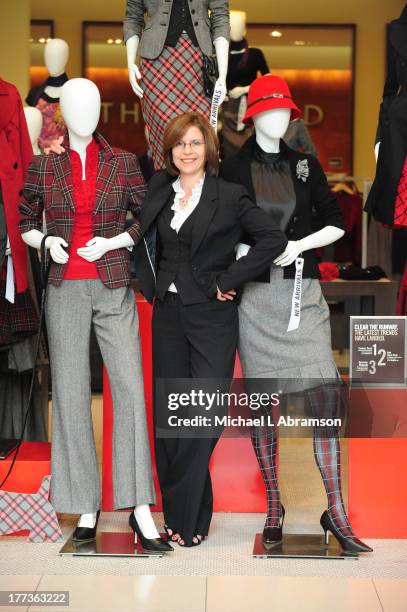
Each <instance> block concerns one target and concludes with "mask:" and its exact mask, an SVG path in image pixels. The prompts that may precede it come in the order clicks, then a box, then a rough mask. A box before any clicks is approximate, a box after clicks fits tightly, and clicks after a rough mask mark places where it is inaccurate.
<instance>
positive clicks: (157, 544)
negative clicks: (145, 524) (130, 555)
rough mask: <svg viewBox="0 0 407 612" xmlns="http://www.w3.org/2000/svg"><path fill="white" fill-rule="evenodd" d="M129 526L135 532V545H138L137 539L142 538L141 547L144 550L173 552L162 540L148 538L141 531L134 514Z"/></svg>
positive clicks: (130, 517)
mask: <svg viewBox="0 0 407 612" xmlns="http://www.w3.org/2000/svg"><path fill="white" fill-rule="evenodd" d="M129 525H130V527H131V528H132V530H133V532H134V543H135V544H136V543H137V538H140V542H141V546H142V547H143V550H146V551H151V552H172V551H173V550H174V549H173V547H172V546H171V545H170V544H168V542H166V541H165V540H163V539H162V538H161V537H160V538H146V537H145V536H144V535H143V532H142V531H141V529H140V526H139V524H138V522H137V519H136V517H135V516H134V512H132V513H131V514H130V516H129Z"/></svg>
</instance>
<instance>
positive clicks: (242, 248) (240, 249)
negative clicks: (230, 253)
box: [235, 242, 251, 260]
mask: <svg viewBox="0 0 407 612" xmlns="http://www.w3.org/2000/svg"><path fill="white" fill-rule="evenodd" d="M250 248H251V247H249V245H248V244H245V243H244V242H239V243H238V244H237V245H236V247H235V251H236V260H238V259H240V258H241V257H244V256H245V255H247V253H248V252H249V251H250Z"/></svg>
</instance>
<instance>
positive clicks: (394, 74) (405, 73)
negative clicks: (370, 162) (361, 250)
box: [365, 7, 407, 225]
mask: <svg viewBox="0 0 407 612" xmlns="http://www.w3.org/2000/svg"><path fill="white" fill-rule="evenodd" d="M378 142H380V149H379V157H378V160H377V166H376V176H375V180H374V182H373V185H372V189H371V190H370V193H369V196H368V199H367V202H366V206H365V210H366V212H369V213H371V214H372V215H373V216H374V218H375V219H376V221H379V222H380V223H384V224H385V225H392V224H393V222H394V208H395V202H396V197H397V188H398V184H399V181H400V177H401V174H402V170H403V166H404V159H405V157H406V153H407V7H406V8H405V9H404V11H403V13H402V15H401V17H400V18H399V19H396V20H395V21H392V22H391V23H390V25H389V28H388V46H387V78H386V82H385V84H384V89H383V101H382V103H381V106H380V113H379V125H378V128H377V132H376V143H378Z"/></svg>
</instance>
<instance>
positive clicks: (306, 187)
mask: <svg viewBox="0 0 407 612" xmlns="http://www.w3.org/2000/svg"><path fill="white" fill-rule="evenodd" d="M255 146H256V138H255V136H251V137H250V138H249V139H248V140H247V141H246V142H245V144H244V145H243V147H242V148H241V149H240V151H239V153H238V154H237V155H235V156H234V157H231V158H230V159H227V160H225V161H224V162H222V164H221V167H220V175H221V176H222V177H223V178H224V179H226V180H227V181H233V182H234V183H240V184H241V185H244V186H245V187H246V189H247V191H248V192H249V195H250V196H251V198H252V199H253V201H256V194H255V192H254V187H253V181H252V173H251V162H252V159H253V153H254V148H255ZM280 151H281V153H282V154H283V155H284V156H285V157H286V158H287V159H288V160H289V162H290V168H291V174H292V179H293V183H294V189H295V195H296V207H295V210H294V212H293V214H292V216H291V219H290V220H289V222H288V225H287V228H286V235H287V237H288V240H300V239H301V238H304V237H305V236H308V235H309V234H312V233H313V232H315V231H316V229H321V228H322V227H325V226H327V225H333V226H335V227H339V228H340V229H343V230H344V229H345V225H344V220H343V216H342V212H341V209H340V206H339V204H338V201H337V199H336V197H335V196H334V194H333V193H332V191H331V190H330V188H329V185H328V182H327V180H326V176H325V173H324V171H323V169H322V167H321V164H320V163H319V161H318V160H317V158H316V157H314V156H313V155H310V154H306V153H299V152H297V151H294V150H293V149H290V148H289V147H288V146H287V145H286V144H285V142H284V141H283V140H280ZM303 160H307V163H308V168H309V176H308V178H306V180H305V181H303V180H301V178H299V177H298V175H297V164H298V162H300V161H303ZM315 217H316V218H315ZM315 221H317V227H316V226H315ZM242 242H247V244H251V242H250V237H245V239H244V240H243V241H242ZM303 257H304V269H303V277H304V278H320V274H319V269H318V266H317V261H316V258H315V253H314V251H313V250H310V251H305V252H304V253H303ZM294 276H295V263H293V264H291V265H290V266H286V267H285V268H284V278H294ZM256 280H258V281H260V282H268V281H269V280H270V273H269V271H268V270H267V271H266V273H265V274H263V275H262V276H261V277H259V278H256Z"/></svg>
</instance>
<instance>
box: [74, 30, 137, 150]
mask: <svg viewBox="0 0 407 612" xmlns="http://www.w3.org/2000/svg"><path fill="white" fill-rule="evenodd" d="M82 34H83V70H82V73H83V76H84V77H85V78H87V79H90V80H91V81H93V82H94V83H96V85H97V86H98V88H99V90H100V93H101V97H102V112H101V116H100V122H99V130H100V131H101V133H102V134H103V135H104V136H105V137H106V139H107V140H108V141H109V143H110V144H112V145H114V146H118V147H121V148H123V149H126V150H128V151H132V152H133V153H136V154H137V155H142V154H143V153H144V152H145V151H146V148H147V146H146V141H145V137H144V123H143V118H142V112H141V107H140V103H139V99H138V98H137V96H136V95H135V94H134V93H133V90H132V89H131V86H130V83H129V78H128V70H127V60H126V47H125V46H124V44H123V24H122V22H95V21H91V22H90V21H87V22H84V23H83V32H82Z"/></svg>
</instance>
